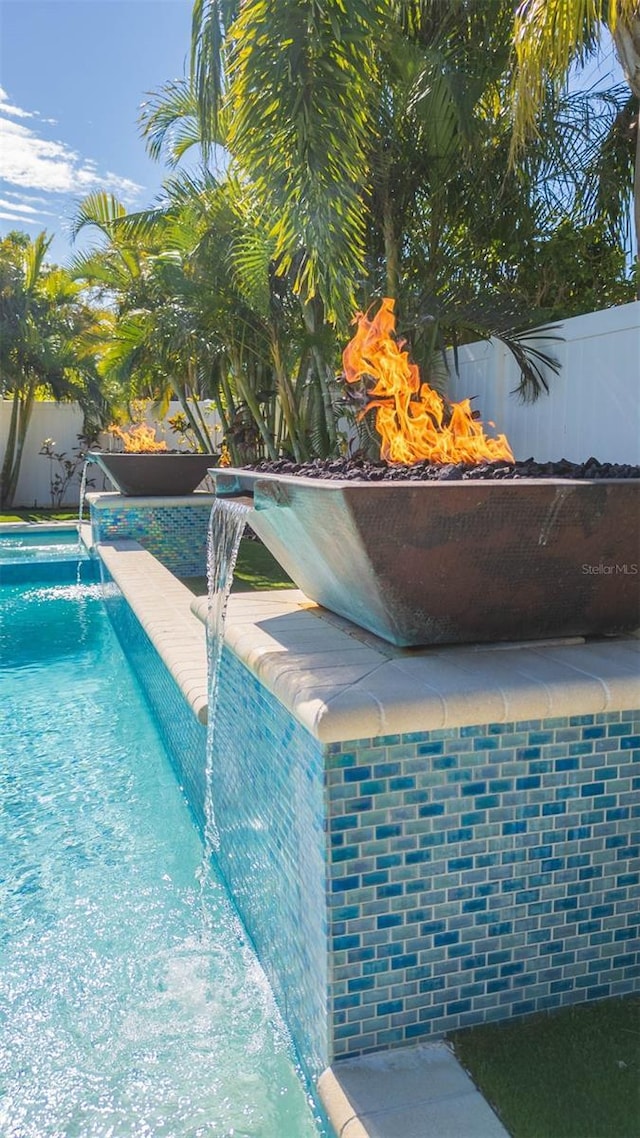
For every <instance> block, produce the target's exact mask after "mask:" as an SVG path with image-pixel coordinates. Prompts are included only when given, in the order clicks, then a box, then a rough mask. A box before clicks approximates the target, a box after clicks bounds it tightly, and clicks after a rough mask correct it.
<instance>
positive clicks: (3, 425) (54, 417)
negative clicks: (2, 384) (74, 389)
mask: <svg viewBox="0 0 640 1138" xmlns="http://www.w3.org/2000/svg"><path fill="white" fill-rule="evenodd" d="M201 409H202V410H203V413H204V418H205V421H206V423H207V425H208V427H209V429H210V431H211V434H212V438H214V439H215V438H218V439H219V437H220V436H219V435H216V434H215V433H214V431H215V427H216V424H217V422H218V420H217V416H216V414H215V412H214V411H211V410H209V407H208V403H207V404H201ZM179 410H180V405H179V404H178V403H177V402H176V403H172V404H171V405H170V407H169V410H168V411H167V415H166V417H165V418H164V419H163V420H162V421H160V422H158V420H154V419H152V418H149V419H148V421H149V422H150V423H152V424H153V425H154V426H155V428H156V435H157V438H159V439H164V440H165V441H166V444H167V447H168V448H169V449H170V450H189V449H190V448H189V446H188V444H186V443H181V442H180V439H179V437H178V436H177V435H176V434H175V433H174V432H173V431H172V430H171V428H170V427H169V425H168V423H167V419H168V418H169V417H170V416H173V415H175V414H176V413H177V412H178V411H179ZM10 419H11V403H10V402H9V401H8V400H0V466H1V465H2V461H3V459H4V453H5V448H6V443H7V435H8V433H9V423H10ZM81 432H82V411H81V410H80V408H79V407H78V405H77V404H76V403H52V402H46V403H45V402H43V403H35V404H34V408H33V415H32V418H31V422H30V424H29V430H28V432H27V438H26V442H25V448H24V454H23V457H22V464H21V467H20V477H19V479H18V487H17V492H16V496H15V499H14V503H13V505H14V507H15V508H16V509H21V508H22V509H31V508H33V507H37V506H39V507H49V506H51V504H52V502H51V475H52V474H54V475H55V473H56V472H57V471H58V470H59V465H58V464H57V463H56V462H55V461H53V462H51V460H50V459H48V458H46V457H45V456H44V455H41V454H39V453H38V452H39V450H40V448H41V446H42V443H43V442H44V440H45V439H52V440H53V441H54V443H55V446H54V447H53V450H54V451H55V452H56V453H58V454H60V453H63V452H64V453H66V454H67V456H69V457H71V458H73V456H74V453H77V449H78V446H79V442H78V435H80V434H81ZM100 445H101V446H102V447H103V448H104V450H109V449H110V448H111V447H112V446H113V440H112V439H111V438H110V436H109V435H107V434H104V435H102V437H101V442H100ZM81 474H82V468H81V467H80V468H79V469H78V472H77V475H76V477H75V478H74V480H73V482H72V483H71V485H70V486H69V489H68V491H67V493H66V494H65V496H64V499H63V502H62V505H64V506H65V507H71V508H73V506H77V505H78V498H79V490H80V477H81ZM89 476H90V478H91V480H92V482H93V486H92V487H91V489H93V490H105V489H106V490H112V489H113V487H112V486H111V484H110V483H109V482H108V481H106V480H104V479H103V476H102V474H101V472H100V470H99V469H98V467H97V466H96V465H95V463H94V464H92V466H91V468H90V471H89Z"/></svg>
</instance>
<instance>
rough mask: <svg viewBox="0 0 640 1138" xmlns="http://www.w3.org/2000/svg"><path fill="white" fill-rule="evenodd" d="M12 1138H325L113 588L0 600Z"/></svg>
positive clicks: (4, 1033) (38, 592)
mask: <svg viewBox="0 0 640 1138" xmlns="http://www.w3.org/2000/svg"><path fill="white" fill-rule="evenodd" d="M0 740H1V745H0V787H1V788H2V789H1V791H0V793H1V795H2V798H3V799H4V803H3V809H2V811H0V870H1V872H0V880H1V881H2V885H1V886H0V889H1V892H2V897H0V1096H1V1097H0V1134H2V1136H3V1138H120V1136H122V1138H163V1136H166V1138H183V1136H189V1138H204V1136H209V1135H215V1136H216V1138H217V1136H225V1138H227V1136H228V1138H231V1136H233V1138H312V1136H321V1135H324V1136H325V1138H326V1136H327V1134H328V1131H327V1130H326V1129H325V1128H324V1124H323V1123H322V1122H321V1121H320V1120H319V1118H318V1117H316V1112H315V1110H314V1108H313V1106H312V1104H311V1101H310V1099H309V1097H308V1095H307V1093H306V1091H305V1090H304V1088H303V1085H302V1082H301V1080H300V1078H299V1072H298V1070H297V1069H296V1065H295V1062H294V1060H293V1057H292V1053H291V1051H290V1047H289V1042H288V1038H287V1035H286V1032H285V1030H284V1028H283V1025H282V1023H281V1021H280V1020H279V1018H278V1015H277V1011H276V1009H275V1007H274V1004H273V1000H272V996H271V993H270V989H269V987H268V984H267V982H266V980H265V977H264V974H263V972H262V970H261V968H260V966H259V964H258V962H257V960H256V958H255V956H254V954H253V952H252V950H251V949H250V947H249V946H248V944H247V943H246V941H245V939H244V937H243V932H242V929H241V926H240V924H239V922H238V919H237V917H236V914H235V911H234V909H233V907H232V905H231V903H230V901H229V898H228V895H227V893H226V891H225V888H224V886H223V884H222V883H221V881H220V879H219V878H218V877H217V876H216V873H215V870H212V871H211V872H210V873H208V874H205V875H204V879H203V875H202V873H201V867H202V856H203V855H202V845H201V842H200V838H199V835H198V832H197V830H196V829H195V827H194V824H193V822H192V819H191V816H190V814H189V809H188V806H187V804H186V802H185V800H184V798H183V796H182V794H181V792H180V789H179V787H178V785H177V782H176V780H175V777H174V775H173V772H172V769H171V767H170V764H169V759H168V756H167V754H166V753H165V751H164V749H163V744H162V742H161V739H160V736H159V734H158V731H157V729H156V727H155V725H154V722H153V720H152V719H151V716H150V713H149V711H148V709H147V705H146V703H145V701H144V697H143V695H142V692H141V690H140V689H139V687H138V685H137V681H136V680H135V677H134V676H133V674H132V673H131V671H130V669H129V666H128V664H127V662H126V659H125V657H124V656H123V654H122V651H121V649H120V646H119V644H118V642H117V640H116V637H115V634H114V633H113V631H112V628H111V625H110V623H109V620H108V617H107V615H106V612H105V609H104V606H103V603H102V600H101V595H100V587H99V586H98V585H88V586H87V585H84V586H83V585H80V586H78V585H75V584H71V585H56V586H53V587H46V588H43V587H34V586H31V587H25V586H16V585H11V586H5V587H3V588H2V589H0Z"/></svg>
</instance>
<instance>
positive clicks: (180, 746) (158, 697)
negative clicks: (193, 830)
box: [103, 567, 207, 833]
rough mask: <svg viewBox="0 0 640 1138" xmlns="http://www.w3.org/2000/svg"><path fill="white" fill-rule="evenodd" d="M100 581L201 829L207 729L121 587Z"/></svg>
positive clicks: (106, 601)
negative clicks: (164, 661) (103, 583)
mask: <svg viewBox="0 0 640 1138" xmlns="http://www.w3.org/2000/svg"><path fill="white" fill-rule="evenodd" d="M104 572H105V571H104V567H103V574H104ZM105 585H106V588H105V603H106V606H107V611H108V613H109V617H110V619H111V622H112V624H113V627H114V629H115V632H116V635H117V636H118V639H119V640H120V643H121V644H122V646H123V648H124V651H125V653H126V655H127V658H128V660H129V663H130V664H131V667H132V668H133V670H134V672H135V673H136V676H137V677H138V681H139V682H140V684H141V685H142V687H143V689H144V691H145V694H146V696H147V699H148V700H149V703H150V704H151V707H152V708H153V711H154V715H155V717H156V720H157V722H158V725H159V727H160V732H161V734H162V737H163V740H164V743H165V745H166V748H167V751H168V753H169V756H170V758H171V761H172V763H173V767H174V770H175V773H176V777H177V779H178V782H179V783H180V785H181V787H182V789H183V791H184V794H185V796H186V798H187V801H188V803H189V806H190V807H191V811H192V813H193V816H194V819H195V821H196V823H197V825H198V826H199V828H200V832H201V833H202V832H203V829H204V787H205V769H206V746H207V730H206V727H204V726H203V725H202V723H200V722H199V721H198V720H197V719H196V717H195V715H194V714H193V711H192V709H191V707H190V706H189V704H188V703H187V701H186V700H185V698H184V696H183V694H182V692H181V691H180V688H179V687H178V685H177V684H176V682H175V680H174V679H173V676H172V675H171V674H170V672H169V671H168V670H167V668H166V667H165V665H164V664H163V662H162V660H161V659H160V657H159V655H158V653H157V652H156V650H155V648H154V647H153V644H152V643H151V641H150V640H149V637H148V636H147V634H146V632H145V631H144V629H143V628H142V625H141V624H140V622H139V621H138V619H137V617H136V616H135V614H134V613H133V612H132V610H131V608H130V607H129V605H128V604H127V602H126V601H125V599H124V597H123V596H122V593H121V592H120V590H119V589H118V588H117V586H116V585H115V583H114V582H113V581H112V580H110V579H109V581H108V582H105Z"/></svg>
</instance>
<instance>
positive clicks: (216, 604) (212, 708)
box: [203, 498, 252, 875]
mask: <svg viewBox="0 0 640 1138" xmlns="http://www.w3.org/2000/svg"><path fill="white" fill-rule="evenodd" d="M251 505H252V502H251V500H250V499H241V498H235V499H233V500H230V501H221V500H217V501H216V502H214V504H213V509H212V510H211V517H210V520H209V535H208V545H207V579H208V585H209V606H208V610H207V622H206V629H207V677H208V679H207V683H208V708H209V715H208V727H207V750H206V764H205V787H204V818H205V830H204V861H203V875H205V874H206V873H207V867H208V864H209V860H210V858H211V854H212V853H213V852H214V851H215V850H217V848H218V833H217V829H216V823H215V808H214V800H213V769H214V761H215V725H216V706H217V702H218V686H219V678H220V658H221V656H222V646H223V642H224V623H225V616H226V611H227V602H228V599H229V593H230V591H231V584H232V581H233V571H234V569H235V564H236V560H237V557H238V550H239V548H240V540H241V538H242V534H243V533H244V528H245V525H246V523H247V518H248V515H249V513H250V511H251Z"/></svg>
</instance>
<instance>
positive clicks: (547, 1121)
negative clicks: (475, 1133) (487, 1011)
mask: <svg viewBox="0 0 640 1138" xmlns="http://www.w3.org/2000/svg"><path fill="white" fill-rule="evenodd" d="M450 1038H451V1042H452V1044H453V1046H454V1048H455V1052H456V1055H457V1056H458V1059H459V1060H460V1062H461V1063H462V1064H463V1066H464V1067H466V1069H467V1070H468V1071H469V1073H470V1075H471V1077H472V1078H473V1080H474V1082H475V1083H476V1085H477V1086H478V1087H479V1088H480V1090H481V1091H482V1093H483V1095H484V1096H485V1098H486V1099H487V1100H488V1101H489V1102H490V1103H491V1105H492V1106H493V1107H494V1109H495V1110H496V1112H497V1114H498V1115H499V1116H500V1118H501V1119H502V1122H503V1123H504V1125H505V1127H506V1128H507V1130H508V1131H509V1133H510V1134H511V1135H512V1136H513V1138H638V1136H639V1135H640V997H638V996H628V997H626V998H624V999H620V1000H604V1001H601V1002H599V1003H595V1004H588V1005H582V1006H581V1007H575V1008H566V1009H563V1010H562V1011H559V1012H555V1013H551V1014H549V1015H538V1016H533V1017H531V1018H530V1019H527V1020H521V1021H519V1022H518V1023H513V1024H511V1023H507V1024H492V1025H489V1026H483V1027H477V1028H470V1029H469V1030H468V1031H462V1032H456V1033H455V1034H453V1035H452V1036H451V1037H450Z"/></svg>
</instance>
